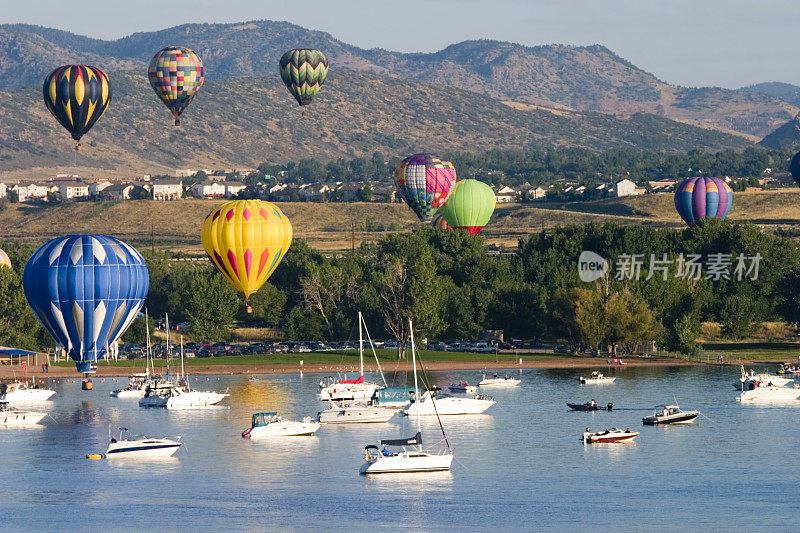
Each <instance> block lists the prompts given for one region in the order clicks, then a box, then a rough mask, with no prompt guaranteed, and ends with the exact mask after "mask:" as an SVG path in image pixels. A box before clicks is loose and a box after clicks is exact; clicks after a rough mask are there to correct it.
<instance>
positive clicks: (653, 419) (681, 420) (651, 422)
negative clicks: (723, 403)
mask: <svg viewBox="0 0 800 533" xmlns="http://www.w3.org/2000/svg"><path fill="white" fill-rule="evenodd" d="M699 415H700V413H698V412H696V411H695V412H691V411H686V412H683V413H681V414H679V415H667V416H646V417H644V418H642V423H643V424H644V425H646V426H656V425H667V424H672V425H676V424H693V423H694V420H695V418H697V417H698V416H699Z"/></svg>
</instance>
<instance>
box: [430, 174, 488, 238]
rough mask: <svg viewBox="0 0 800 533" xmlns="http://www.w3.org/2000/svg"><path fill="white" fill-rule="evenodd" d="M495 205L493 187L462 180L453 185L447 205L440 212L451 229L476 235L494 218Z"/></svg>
mask: <svg viewBox="0 0 800 533" xmlns="http://www.w3.org/2000/svg"><path fill="white" fill-rule="evenodd" d="M494 204H495V198H494V191H493V190H492V188H491V187H489V186H488V185H486V184H485V183H483V182H482V181H478V180H472V179H470V180H461V181H457V182H456V184H455V185H453V191H452V192H451V193H450V197H449V198H448V199H447V203H446V204H444V205H443V206H442V207H440V208H439V212H440V213H441V214H442V216H444V219H445V220H446V221H447V223H448V224H450V226H451V227H453V228H458V229H464V230H467V231H468V232H469V234H470V235H475V234H476V233H479V232H480V231H481V230H482V229H483V227H484V226H485V225H486V224H487V223H488V222H489V219H490V218H492V213H493V212H494Z"/></svg>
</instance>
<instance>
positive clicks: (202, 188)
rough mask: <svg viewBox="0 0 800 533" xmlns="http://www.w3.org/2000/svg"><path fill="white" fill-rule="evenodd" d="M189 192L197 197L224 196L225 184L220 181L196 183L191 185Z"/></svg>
mask: <svg viewBox="0 0 800 533" xmlns="http://www.w3.org/2000/svg"><path fill="white" fill-rule="evenodd" d="M189 192H190V193H192V196H194V197H195V198H224V197H225V184H224V183H222V182H219V181H205V182H201V183H195V184H194V185H192V186H191V187H189Z"/></svg>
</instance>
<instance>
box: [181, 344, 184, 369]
mask: <svg viewBox="0 0 800 533" xmlns="http://www.w3.org/2000/svg"><path fill="white" fill-rule="evenodd" d="M183 376H184V374H183V335H181V379H183Z"/></svg>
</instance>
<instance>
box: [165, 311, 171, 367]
mask: <svg viewBox="0 0 800 533" xmlns="http://www.w3.org/2000/svg"><path fill="white" fill-rule="evenodd" d="M164 320H165V324H164V325H165V326H166V328H167V374H169V370H170V363H172V350H170V349H169V313H164Z"/></svg>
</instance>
